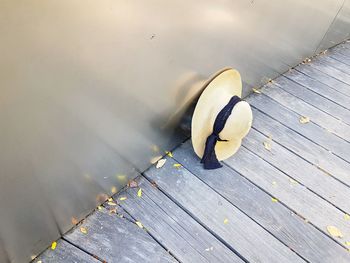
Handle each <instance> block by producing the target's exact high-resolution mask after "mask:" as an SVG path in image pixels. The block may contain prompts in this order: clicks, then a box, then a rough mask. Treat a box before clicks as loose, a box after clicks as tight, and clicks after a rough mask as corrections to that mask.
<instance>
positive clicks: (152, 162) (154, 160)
mask: <svg viewBox="0 0 350 263" xmlns="http://www.w3.org/2000/svg"><path fill="white" fill-rule="evenodd" d="M160 158H162V156H161V155H158V156H155V157H152V158H151V160H150V162H151V164H155V163H156V162H157V161H158V160H159V159H160Z"/></svg>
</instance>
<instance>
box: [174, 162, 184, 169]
mask: <svg viewBox="0 0 350 263" xmlns="http://www.w3.org/2000/svg"><path fill="white" fill-rule="evenodd" d="M173 166H174V167H175V168H180V167H181V166H182V165H181V164H179V163H174V165H173Z"/></svg>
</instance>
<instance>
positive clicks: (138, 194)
mask: <svg viewBox="0 0 350 263" xmlns="http://www.w3.org/2000/svg"><path fill="white" fill-rule="evenodd" d="M137 196H138V197H141V196H142V189H141V188H140V189H139V190H138V191H137Z"/></svg>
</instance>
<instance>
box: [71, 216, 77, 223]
mask: <svg viewBox="0 0 350 263" xmlns="http://www.w3.org/2000/svg"><path fill="white" fill-rule="evenodd" d="M71 222H72V224H73V225H76V224H78V223H79V220H78V219H76V218H75V217H72V218H71Z"/></svg>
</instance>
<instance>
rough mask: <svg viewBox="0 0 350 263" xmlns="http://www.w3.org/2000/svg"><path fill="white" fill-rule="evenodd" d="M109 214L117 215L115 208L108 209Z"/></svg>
mask: <svg viewBox="0 0 350 263" xmlns="http://www.w3.org/2000/svg"><path fill="white" fill-rule="evenodd" d="M109 213H110V214H116V213H117V208H112V209H109Z"/></svg>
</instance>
